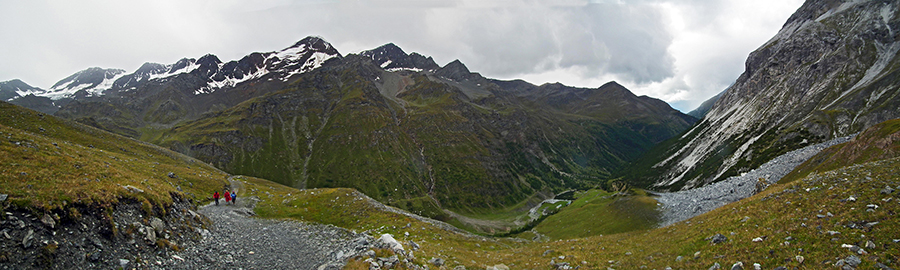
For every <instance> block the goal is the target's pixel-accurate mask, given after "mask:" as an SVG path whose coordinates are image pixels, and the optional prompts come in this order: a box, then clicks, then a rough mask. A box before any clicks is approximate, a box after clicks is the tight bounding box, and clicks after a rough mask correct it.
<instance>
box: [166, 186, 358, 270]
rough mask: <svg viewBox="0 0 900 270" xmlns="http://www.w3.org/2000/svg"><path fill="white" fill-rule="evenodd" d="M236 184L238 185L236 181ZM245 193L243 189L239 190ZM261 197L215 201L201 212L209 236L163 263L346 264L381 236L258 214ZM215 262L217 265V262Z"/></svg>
mask: <svg viewBox="0 0 900 270" xmlns="http://www.w3.org/2000/svg"><path fill="white" fill-rule="evenodd" d="M233 187H234V184H233ZM239 194H240V193H239ZM257 200H258V199H256V198H253V197H250V198H247V197H238V203H237V204H236V205H232V204H226V203H225V202H224V199H223V200H221V202H220V203H219V205H214V204H212V203H210V204H209V205H206V206H203V207H201V208H200V209H199V211H198V212H199V213H201V214H203V215H205V216H206V217H208V218H209V219H210V220H211V221H212V225H211V227H210V229H209V230H208V232H207V231H204V232H203V233H202V234H203V235H204V236H203V239H202V240H201V241H200V242H199V243H197V244H196V245H191V246H190V247H188V248H186V249H185V250H184V251H182V252H179V253H177V254H176V255H175V256H178V257H177V258H176V257H175V256H172V257H173V258H172V259H170V260H167V261H166V262H164V263H162V264H160V265H161V266H163V268H165V269H211V268H218V267H222V268H224V269H340V268H341V267H342V266H343V265H344V263H345V261H346V259H347V258H349V257H351V256H353V255H357V254H360V253H362V252H365V251H367V250H369V249H370V248H372V244H371V243H374V242H375V240H374V238H372V237H371V236H369V235H367V234H356V233H353V232H350V231H348V230H346V229H343V228H338V227H335V226H331V225H319V224H307V223H301V222H296V221H287V220H268V219H259V218H253V217H252V215H253V211H252V210H251V209H252V208H253V205H255V202H256V201H257ZM213 266H215V267H213Z"/></svg>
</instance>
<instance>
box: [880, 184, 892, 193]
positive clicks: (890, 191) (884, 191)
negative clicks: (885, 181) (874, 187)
mask: <svg viewBox="0 0 900 270" xmlns="http://www.w3.org/2000/svg"><path fill="white" fill-rule="evenodd" d="M893 192H894V189H893V188H891V186H885V187H884V188H883V189H881V194H891V193H893Z"/></svg>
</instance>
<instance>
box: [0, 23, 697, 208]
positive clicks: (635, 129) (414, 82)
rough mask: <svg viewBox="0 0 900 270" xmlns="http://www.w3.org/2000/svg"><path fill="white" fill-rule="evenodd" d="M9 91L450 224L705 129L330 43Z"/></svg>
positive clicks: (596, 176)
mask: <svg viewBox="0 0 900 270" xmlns="http://www.w3.org/2000/svg"><path fill="white" fill-rule="evenodd" d="M6 84H7V85H8V86H5V87H7V88H10V89H15V90H12V91H8V93H10V96H12V97H10V98H8V99H7V100H10V102H12V103H13V104H19V105H23V106H27V107H31V108H33V109H36V110H41V111H43V112H46V113H53V114H54V115H56V116H59V117H62V118H66V119H72V120H75V121H78V122H80V123H84V124H87V125H90V126H94V127H97V128H100V129H104V130H108V131H111V132H114V133H118V134H121V135H124V136H128V137H132V138H136V139H141V140H143V141H147V142H151V143H154V144H157V145H160V146H163V147H167V148H170V149H172V150H175V151H177V152H180V153H183V154H186V155H189V156H192V157H195V158H198V159H200V160H202V161H204V162H207V163H209V164H212V165H214V166H216V167H218V168H221V169H222V170H224V171H226V172H228V173H231V174H239V175H248V176H255V177H261V178H265V179H269V180H272V181H276V182H279V183H282V184H285V185H288V186H292V187H297V188H320V187H350V188H355V189H358V190H360V191H362V192H363V193H365V194H368V195H370V196H372V197H373V198H375V199H377V200H379V201H382V202H385V203H387V204H390V205H393V206H396V207H399V208H403V209H406V210H409V211H412V212H414V213H420V214H424V215H426V216H429V217H436V218H441V219H445V220H447V219H448V218H447V214H446V213H445V212H444V210H445V209H446V210H450V211H461V212H464V213H478V212H496V211H508V210H509V209H508V208H510V207H518V208H523V209H522V210H519V211H524V210H526V209H527V208H530V207H532V206H534V205H535V204H537V203H539V202H541V201H543V200H544V199H548V198H552V197H553V196H554V195H555V193H558V192H561V191H564V190H568V189H586V188H591V187H595V186H600V185H605V184H606V181H607V180H608V179H610V176H611V175H613V174H615V173H617V172H619V171H620V170H621V169H622V168H623V167H624V166H625V165H626V164H628V162H629V161H632V160H635V159H636V158H638V157H639V156H640V155H641V154H642V153H644V152H646V151H647V150H648V149H649V148H650V147H652V146H653V145H655V144H657V143H659V142H661V141H663V140H666V139H668V138H671V137H673V136H675V135H677V134H679V133H681V132H682V131H684V130H686V129H687V128H688V127H690V125H692V124H693V123H694V122H695V121H696V119H695V118H693V117H691V116H688V115H685V114H682V113H680V112H678V111H676V110H674V109H672V108H671V107H669V105H668V104H666V103H665V102H663V101H660V100H658V99H653V98H650V97H646V96H643V97H638V96H635V95H634V94H632V93H631V92H630V91H628V90H627V89H625V88H624V87H623V86H621V85H619V84H617V83H615V82H610V83H608V84H605V85H603V86H601V87H599V88H596V89H584V88H575V87H567V86H564V85H560V84H545V85H541V86H535V85H532V84H529V83H527V82H524V81H498V80H492V79H487V78H484V77H482V76H481V75H479V74H478V73H472V72H470V71H469V70H468V69H467V68H466V66H465V65H463V64H462V63H461V62H459V61H453V62H451V63H449V64H447V65H445V66H444V67H440V66H438V65H437V64H436V63H435V62H434V60H432V59H431V58H427V57H424V56H422V55H420V54H417V53H412V54H407V53H405V52H404V51H403V50H402V49H400V48H399V47H397V46H395V45H393V44H386V45H384V46H381V47H378V48H375V49H373V50H369V51H364V52H361V53H359V54H350V55H347V56H342V55H341V54H340V53H338V51H337V50H336V49H335V48H333V47H332V46H331V45H330V44H328V43H327V42H326V41H325V40H323V39H321V38H318V37H308V38H305V39H303V40H301V41H299V42H297V43H296V44H294V45H293V46H290V47H288V48H286V49H284V50H281V51H276V52H268V53H252V54H250V55H247V56H245V57H243V58H242V59H240V60H238V61H231V62H227V63H223V62H221V61H220V60H219V59H218V58H217V57H215V56H213V55H205V56H203V57H200V58H199V59H193V58H185V59H182V60H179V61H178V62H176V63H174V64H170V65H162V64H154V63H146V64H144V65H142V66H141V67H140V68H138V70H137V71H135V72H133V73H126V72H125V71H122V70H113V69H102V68H89V69H86V70H83V71H80V72H78V73H76V74H73V75H72V76H69V77H67V78H65V79H63V80H61V81H60V82H58V83H56V84H55V85H54V86H53V87H51V88H50V90H48V91H42V90H40V89H34V88H29V86H27V85H25V84H24V83H21V82H19V81H12V82H7V83H6ZM29 91H30V92H29ZM16 94H19V95H16ZM21 94H25V96H24V97H23V96H21Z"/></svg>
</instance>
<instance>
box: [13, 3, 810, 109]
mask: <svg viewBox="0 0 900 270" xmlns="http://www.w3.org/2000/svg"><path fill="white" fill-rule="evenodd" d="M801 4H802V1H801V0H756V1H746V0H589V1H586V0H562V1H547V0H498V1H486V0H460V1H452V0H440V1H438V0H358V1H351V0H346V1H333V0H262V1H240V0H208V1H201V0H196V1H194V0H190V1H187V0H172V1H168V0H163V1H142V2H138V1H113V0H105V1H97V0H86V1H62V0H60V1H8V0H0V36H2V37H3V38H2V39H0V81H6V80H11V79H21V80H23V81H25V82H26V83H28V84H31V85H33V86H37V87H41V88H44V89H47V88H50V87H51V86H52V85H53V84H54V83H56V82H57V81H58V80H60V79H62V78H64V77H66V76H69V75H71V74H72V73H75V72H77V71H79V70H83V69H85V68H88V67H95V66H96V67H103V68H121V69H125V70H127V71H128V72H133V71H134V70H135V69H137V68H138V67H139V66H140V65H141V64H142V63H144V62H157V63H163V64H171V63H174V62H175V61H177V60H178V59H181V58H184V57H189V58H199V57H200V56H203V55H205V54H207V53H212V54H215V55H217V56H218V57H219V58H220V59H222V60H223V61H228V60H236V59H239V58H241V57H243V56H244V55H247V54H249V53H251V52H257V51H258V52H267V51H276V50H280V49H283V48H285V47H288V46H290V45H292V44H293V43H294V42H296V41H298V40H300V39H302V38H304V37H306V36H311V35H314V36H321V37H323V38H324V39H325V40H327V41H329V42H330V43H332V45H334V46H335V47H336V48H337V49H338V51H340V52H341V53H342V54H348V53H358V52H359V51H362V50H366V49H372V48H375V47H378V46H380V45H382V44H385V43H389V42H392V43H394V44H397V45H398V46H400V47H401V48H403V49H404V50H405V51H406V52H418V53H421V54H423V55H428V56H432V57H434V59H435V61H436V62H438V64H440V65H444V64H446V63H449V62H451V61H453V60H454V59H459V60H460V61H462V62H463V63H465V64H466V65H467V66H468V67H469V69H470V70H472V71H474V72H480V73H481V74H482V75H484V76H486V77H491V78H498V79H516V78H521V79H524V80H526V81H529V82H531V83H534V84H542V83H546V82H561V83H563V84H566V85H573V86H581V87H592V88H593V87H598V86H600V85H602V84H603V83H606V82H608V81H612V80H615V81H617V82H619V83H620V84H622V85H624V86H625V87H627V88H629V89H631V90H632V91H634V92H635V93H636V94H638V95H648V96H651V97H656V98H660V99H662V100H665V101H667V102H669V103H670V104H672V106H673V107H675V108H676V109H680V110H682V111H685V112H686V111H689V110H691V109H693V108H694V107H696V106H697V105H699V104H700V103H701V102H703V101H704V100H706V99H707V98H709V97H711V96H713V95H715V94H716V93H718V92H720V91H722V90H724V89H725V88H726V87H728V86H729V85H730V84H731V83H733V82H734V80H735V79H736V78H737V77H738V75H740V73H741V72H743V70H744V68H743V65H744V60H745V59H746V58H747V55H748V54H749V53H750V52H751V51H753V50H755V49H756V48H757V47H759V46H760V45H762V44H763V43H764V42H766V41H767V40H768V39H769V38H771V37H772V36H773V35H775V33H776V32H778V30H779V29H780V28H781V26H782V25H783V24H784V22H785V21H786V20H787V18H788V17H789V16H790V15H791V14H792V13H793V12H794V11H795V10H796V9H797V8H799V7H800V5H801Z"/></svg>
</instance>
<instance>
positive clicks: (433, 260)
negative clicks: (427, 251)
mask: <svg viewBox="0 0 900 270" xmlns="http://www.w3.org/2000/svg"><path fill="white" fill-rule="evenodd" d="M428 263H430V264H432V265H434V266H437V267H441V266H442V265H444V259H441V258H434V257H432V258H431V259H430V260H428Z"/></svg>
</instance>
